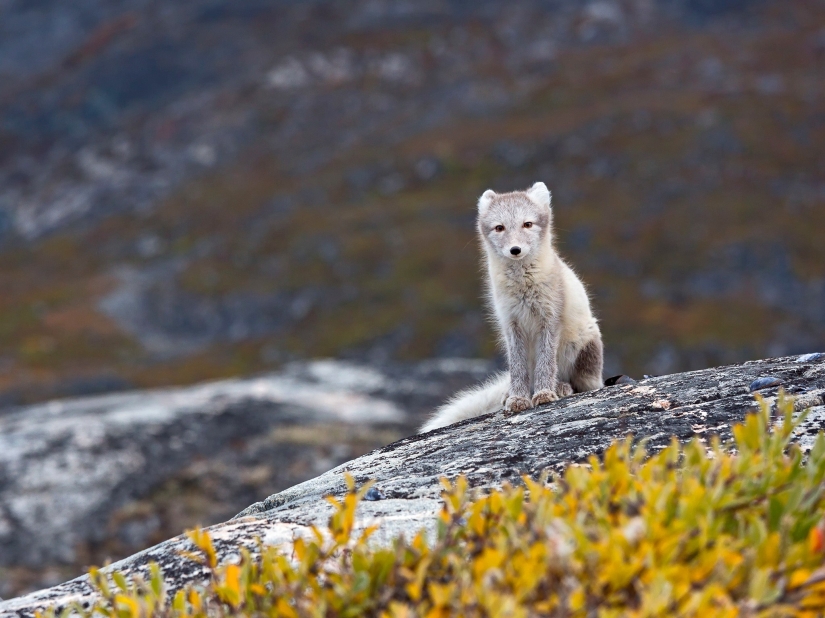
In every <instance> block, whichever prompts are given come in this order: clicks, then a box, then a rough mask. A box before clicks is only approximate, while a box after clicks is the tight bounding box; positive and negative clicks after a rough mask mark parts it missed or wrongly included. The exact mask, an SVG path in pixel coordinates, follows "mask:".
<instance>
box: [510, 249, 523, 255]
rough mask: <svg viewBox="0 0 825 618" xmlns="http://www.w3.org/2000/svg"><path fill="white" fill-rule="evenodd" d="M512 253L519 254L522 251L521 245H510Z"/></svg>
mask: <svg viewBox="0 0 825 618" xmlns="http://www.w3.org/2000/svg"><path fill="white" fill-rule="evenodd" d="M510 253H512V254H513V255H518V254H519V253H521V247H510Z"/></svg>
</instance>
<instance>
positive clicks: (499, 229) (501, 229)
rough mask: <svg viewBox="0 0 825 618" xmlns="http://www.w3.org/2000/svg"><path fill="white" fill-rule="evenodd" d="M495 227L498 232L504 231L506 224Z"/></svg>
mask: <svg viewBox="0 0 825 618" xmlns="http://www.w3.org/2000/svg"><path fill="white" fill-rule="evenodd" d="M493 229H494V230H495V231H496V232H503V231H504V226H503V225H497V226H495V227H494V228H493Z"/></svg>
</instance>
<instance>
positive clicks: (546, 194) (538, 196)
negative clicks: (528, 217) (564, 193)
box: [527, 182, 550, 208]
mask: <svg viewBox="0 0 825 618" xmlns="http://www.w3.org/2000/svg"><path fill="white" fill-rule="evenodd" d="M527 197H529V198H530V199H531V200H533V201H534V202H535V203H536V204H538V205H539V206H546V207H547V208H550V191H549V190H548V189H547V185H546V184H544V183H543V182H537V183H536V184H534V185H533V186H532V187H530V188H529V189H528V190H527Z"/></svg>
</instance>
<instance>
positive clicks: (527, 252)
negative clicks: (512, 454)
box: [421, 182, 603, 432]
mask: <svg viewBox="0 0 825 618" xmlns="http://www.w3.org/2000/svg"><path fill="white" fill-rule="evenodd" d="M552 223H553V211H552V209H551V207H550V192H549V191H548V190H547V186H545V184H544V183H543V182H537V183H536V184H534V185H533V186H532V187H531V188H530V189H528V190H527V191H514V192H512V193H502V194H498V193H495V192H494V191H490V190H488V191H485V192H484V194H483V195H482V196H481V198H480V199H479V201H478V221H477V225H478V234H479V237H480V240H481V245H482V246H483V247H484V251H485V253H486V256H487V272H488V274H489V279H488V282H487V283H488V297H489V302H490V305H491V308H492V310H493V314H494V315H495V321H496V325H497V326H498V330H499V332H500V335H501V339H502V343H503V345H504V347H505V349H506V351H507V365H508V368H509V373H502V374H499V375H497V376H495V377H493V378H492V379H490V380H489V381H488V382H487V383H485V384H483V385H482V386H479V387H475V388H472V389H469V390H466V391H463V392H461V393H459V394H458V395H456V396H455V397H454V398H453V399H451V400H450V401H448V402H447V403H446V404H444V405H443V406H441V407H440V408H439V409H438V410H436V412H435V414H434V415H433V416H432V418H431V419H430V420H429V421H428V422H427V423H426V424H425V425H424V426H423V427H422V428H421V431H422V432H423V431H430V430H431V429H436V428H438V427H444V426H445V425H450V424H452V423H455V422H458V421H460V420H464V419H466V418H472V417H474V416H479V415H481V414H487V413H488V412H495V411H497V410H500V409H501V408H502V406H503V407H504V409H505V410H507V411H510V412H520V411H522V410H526V409H528V408H531V407H534V406H538V405H541V404H543V403H548V402H550V401H555V400H557V399H558V398H559V397H565V396H567V395H572V394H573V393H574V392H575V393H580V392H584V391H590V390H594V389H597V388H600V387H601V386H603V383H602V366H603V348H602V337H601V332H600V331H599V325H598V323H597V322H596V319H595V318H594V317H593V314H592V313H591V311H590V300H589V299H588V297H587V292H586V291H585V289H584V285H583V284H582V282H581V280H580V279H579V278H578V277H577V276H576V273H574V272H573V270H572V269H571V268H570V267H569V266H568V265H567V264H565V263H564V261H562V259H561V258H560V257H559V255H558V254H557V253H556V250H555V249H554V247H553V233H552V232H553V225H552Z"/></svg>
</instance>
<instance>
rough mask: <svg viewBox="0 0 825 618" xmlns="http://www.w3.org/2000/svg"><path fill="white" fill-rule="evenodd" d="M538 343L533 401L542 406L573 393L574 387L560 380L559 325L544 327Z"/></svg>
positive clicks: (535, 404)
mask: <svg viewBox="0 0 825 618" xmlns="http://www.w3.org/2000/svg"><path fill="white" fill-rule="evenodd" d="M536 344H537V345H536V375H535V385H536V392H535V394H534V395H533V399H532V401H531V403H532V404H533V406H540V405H541V404H543V403H550V402H551V401H556V400H557V399H558V398H559V396H560V395H561V396H564V395H567V394H572V391H573V389H572V388H570V385H569V384H567V383H564V384H563V385H562V384H559V381H558V373H559V370H558V363H557V360H556V358H557V351H558V347H559V329H558V326H557V325H553V326H545V327H544V328H542V329H541V332H540V333H539V336H538V340H537V342H536ZM560 387H561V388H560ZM564 387H566V388H564ZM568 390H569V392H568ZM560 391H561V392H560Z"/></svg>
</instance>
